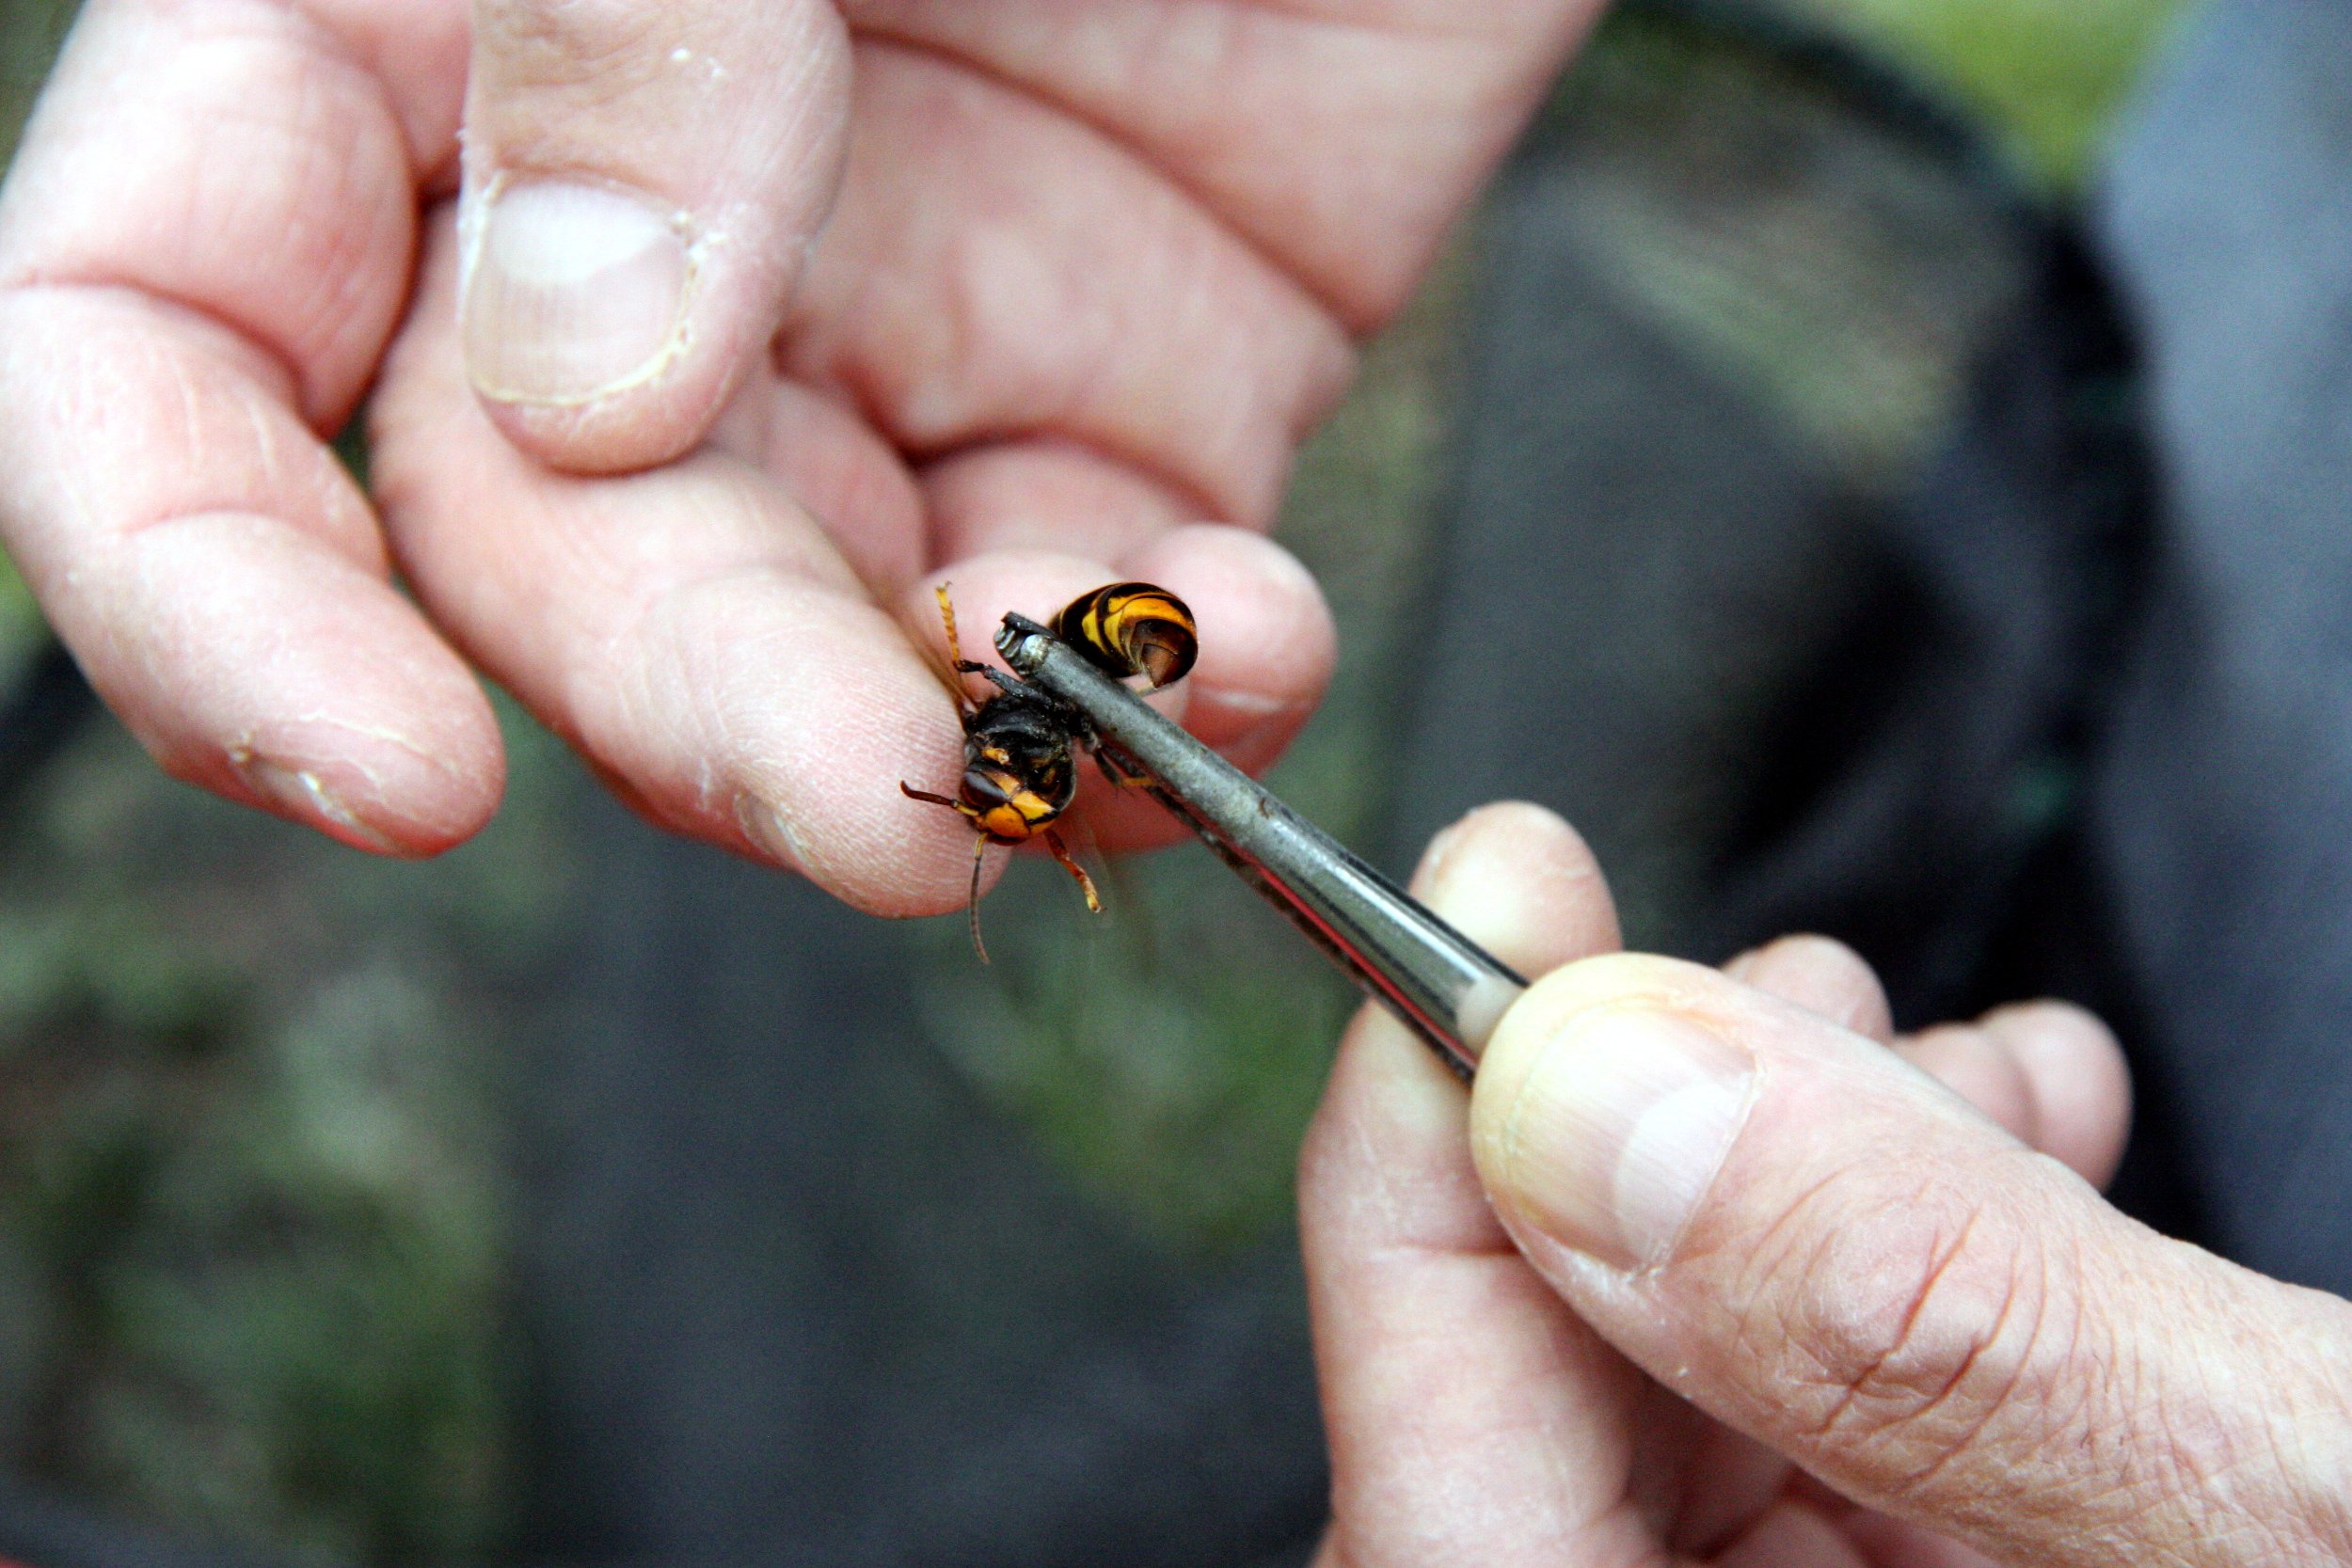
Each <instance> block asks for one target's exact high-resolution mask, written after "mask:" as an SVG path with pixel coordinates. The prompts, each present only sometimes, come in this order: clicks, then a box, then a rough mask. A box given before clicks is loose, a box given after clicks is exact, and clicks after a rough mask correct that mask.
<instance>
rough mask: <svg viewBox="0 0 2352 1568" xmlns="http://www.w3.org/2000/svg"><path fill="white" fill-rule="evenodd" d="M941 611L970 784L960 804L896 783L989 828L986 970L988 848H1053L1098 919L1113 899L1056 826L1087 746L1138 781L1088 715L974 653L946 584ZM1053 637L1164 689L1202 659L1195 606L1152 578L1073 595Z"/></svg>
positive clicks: (985, 841) (982, 847) (1108, 667)
mask: <svg viewBox="0 0 2352 1568" xmlns="http://www.w3.org/2000/svg"><path fill="white" fill-rule="evenodd" d="M939 613H940V619H941V620H942V621H943V622H945V623H946V628H947V651H948V657H949V659H950V660H951V668H952V671H953V677H952V678H951V679H950V681H949V683H948V684H949V686H950V688H951V689H953V691H954V693H955V698H956V707H957V710H958V712H959V713H960V714H961V716H962V720H963V781H962V784H961V787H959V789H958V790H957V792H956V796H955V798H954V799H950V798H948V797H947V796H945V795H934V794H932V793H930V791H928V790H921V789H916V788H915V787H914V785H912V784H899V786H898V788H899V790H900V792H901V793H903V794H904V795H905V796H906V797H907V798H908V799H909V800H921V801H923V802H925V803H927V804H930V805H935V806H945V807H946V808H947V809H948V810H950V811H953V812H955V813H956V814H957V815H958V816H961V817H962V818H963V819H964V820H965V821H967V822H969V823H971V824H972V825H973V827H975V828H977V830H979V833H978V837H977V839H976V840H975V842H974V844H973V846H972V897H971V914H972V945H973V947H974V948H975V949H976V950H977V952H978V953H979V955H980V961H981V962H983V963H985V962H987V961H988V947H987V944H986V943H984V942H982V941H981V940H980V870H981V867H982V863H983V861H984V858H985V856H986V854H987V851H988V847H989V846H990V845H992V844H1006V845H1016V844H1026V843H1027V842H1029V840H1031V839H1040V840H1041V841H1043V843H1044V845H1045V847H1046V849H1047V850H1048V851H1049V852H1050V853H1051V854H1052V855H1053V857H1054V858H1055V859H1056V860H1057V861H1059V862H1060V863H1061V864H1062V867H1063V868H1064V869H1065V870H1067V871H1068V872H1069V873H1070V874H1071V876H1073V877H1074V878H1076V879H1077V882H1078V887H1079V890H1080V891H1081V892H1083V893H1084V894H1085V895H1086V901H1087V908H1088V909H1089V910H1091V911H1094V912H1095V913H1097V914H1100V913H1101V912H1102V911H1103V901H1102V899H1101V898H1100V897H1099V896H1098V895H1096V893H1095V891H1094V879H1092V878H1091V877H1089V876H1088V875H1087V874H1086V868H1085V867H1083V866H1081V865H1080V864H1079V863H1077V862H1076V861H1075V860H1073V859H1072V858H1071V855H1070V849H1069V847H1068V846H1067V845H1065V844H1063V843H1062V839H1061V834H1060V833H1058V832H1055V830H1054V823H1055V822H1056V821H1057V819H1058V818H1059V817H1060V816H1061V815H1062V813H1063V812H1065V811H1067V810H1069V809H1070V803H1071V801H1072V800H1074V799H1076V797H1077V793H1078V770H1077V766H1076V753H1077V751H1078V749H1079V748H1080V747H1082V746H1083V747H1085V748H1087V749H1089V750H1091V751H1092V752H1094V756H1095V761H1096V762H1097V763H1098V764H1099V765H1100V766H1101V768H1102V769H1103V771H1104V775H1105V776H1106V777H1108V778H1110V779H1111V780H1112V781H1113V782H1115V783H1118V784H1134V783H1137V782H1139V779H1138V776H1137V775H1136V771H1135V769H1134V768H1131V767H1127V766H1125V765H1123V764H1122V763H1120V761H1118V760H1117V759H1116V758H1115V757H1114V756H1113V755H1112V754H1111V753H1110V752H1108V751H1107V750H1106V749H1105V748H1104V746H1103V744H1102V742H1101V740H1100V738H1099V737H1098V736H1096V735H1095V734H1094V728H1093V726H1092V725H1091V724H1090V723H1089V722H1088V721H1087V717H1086V715H1085V714H1083V713H1081V712H1079V711H1078V710H1077V709H1076V708H1074V707H1072V706H1071V705H1069V704H1067V703H1065V702H1063V701H1062V700H1061V699H1059V698H1058V697H1056V696H1053V695H1052V694H1050V693H1049V692H1046V691H1044V690H1042V689H1040V688H1037V687H1034V686H1031V685H1029V684H1028V683H1026V682H1025V681H1022V680H1020V679H1018V678H1016V677H1014V676H1012V675H1009V674H1007V673H1005V672H1004V671H1002V670H999V669H996V668H995V667H993V666H992V665H986V664H978V663H975V662H974V661H972V660H970V659H967V658H965V657H963V647H962V644H961V641H958V639H957V636H956V609H955V605H954V603H953V602H952V601H950V600H949V598H948V596H947V590H946V587H945V586H942V587H941V588H940V589H939ZM1054 634H1055V635H1056V636H1057V637H1059V638H1060V639H1061V640H1062V641H1065V642H1067V643H1069V644H1070V645H1071V646H1072V647H1073V648H1074V649H1076V650H1077V651H1078V652H1079V653H1080V654H1081V655H1083V656H1084V657H1086V659H1087V660H1088V662H1089V663H1091V664H1094V665H1095V666H1097V667H1098V668H1100V669H1102V670H1104V671H1105V672H1107V673H1110V674H1113V675H1116V676H1119V677H1120V678H1122V679H1124V678H1126V677H1129V676H1135V675H1141V676H1143V677H1144V678H1145V679H1146V680H1147V681H1149V682H1150V683H1151V685H1152V688H1153V689H1158V688H1159V687H1162V686H1166V685H1168V684H1169V683H1171V682H1173V681H1178V680H1182V679H1183V678H1184V675H1185V673H1187V672H1189V671H1190V670H1191V669H1192V666H1193V662H1194V660H1195V658H1196V657H1198V655H1199V652H1200V643H1199V639H1198V635H1197V633H1196V631H1195V628H1194V626H1193V619H1192V611H1191V610H1188V609H1186V608H1185V605H1184V600H1182V599H1180V598H1178V597H1177V596H1176V595H1175V594H1170V593H1168V591H1167V590H1166V589H1164V588H1154V587H1152V585H1151V584H1150V583H1142V582H1120V583H1113V584H1111V585H1110V586H1108V587H1106V588H1098V589H1096V590H1095V591H1094V592H1093V593H1091V594H1087V595H1085V596H1084V597H1083V598H1080V599H1077V600H1074V601H1073V602H1072V603H1071V604H1070V605H1069V606H1067V607H1066V608H1065V609H1064V610H1062V612H1061V613H1060V614H1059V615H1057V616H1056V617H1055V618H1054ZM965 675H979V676H982V677H984V678H985V679H986V680H988V681H989V683H990V684H992V685H993V686H994V687H995V688H996V694H995V695H994V696H993V697H990V698H989V699H988V700H987V701H986V702H983V703H977V704H976V703H974V702H973V701H972V698H971V696H970V694H969V693H968V692H966V691H965V690H964V688H963V682H962V678H961V677H963V676H965Z"/></svg>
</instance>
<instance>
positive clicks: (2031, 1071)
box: [1983, 1002, 2132, 1187]
mask: <svg viewBox="0 0 2352 1568" xmlns="http://www.w3.org/2000/svg"><path fill="white" fill-rule="evenodd" d="M1983 1027H1984V1029H1985V1031H1986V1032H1987V1033H1988V1034H1990V1035H1991V1036H1992V1037H1994V1039H1996V1040H1998V1041H1999V1042H2000V1043H2001V1045H2002V1046H2003V1047H2005V1048H2006V1049H2007V1050H2008V1051H2009V1052H2010V1053H2011V1055H2012V1056H2013V1057H2014V1058H2015V1060H2016V1062H2017V1063H2018V1066H2019V1069H2020V1070H2021V1071H2022V1073H2023V1075H2024V1078H2025V1082H2026V1086H2027V1092H2028V1094H2029V1095H2030V1097H2031V1100H2032V1105H2033V1115H2034V1119H2035V1123H2036V1135H2035V1137H2034V1139H2033V1142H2034V1145H2035V1147H2036V1148H2040V1149H2042V1152H2044V1153H2046V1154H2049V1155H2052V1156H2054V1157H2055V1158H2057V1159H2058V1160H2061V1161H2063V1162H2064V1163H2065V1164H2068V1165H2069V1166H2071V1167H2073V1169H2074V1171H2076V1172H2077V1173H2078V1174H2079V1175H2081V1176H2082V1177H2083V1179H2084V1180H2088V1181H2090V1183H2091V1184H2092V1185H2093V1186H2099V1187H2104V1186H2106V1183H2107V1182H2109V1181H2110V1180H2114V1177H2115V1172H2116V1167H2117V1166H2118V1165H2120V1164H2122V1158H2123V1148H2124V1146H2125V1144H2126V1143H2127V1142H2128V1141H2129V1139H2130V1136H2131V1123H2132V1080H2131V1069H2130V1066H2129V1064H2128V1063H2127V1062H2126V1060H2125V1058H2124V1055H2123V1049H2122V1045H2121V1043H2119V1042H2118V1041H2117V1039H2116V1037H2115V1032H2114V1031H2113V1030H2111V1029H2109V1028H2108V1027H2107V1026H2106V1023H2104V1022H2101V1021H2100V1020H2099V1019H2098V1018H2097V1017H2096V1016H2095V1015H2093V1014H2091V1013H2090V1012H2088V1011H2086V1010H2084V1009H2083V1008H2081V1007H2077V1006H2074V1005H2072V1004H2071V1003H2065V1002H2032V1003H2025V1004H2022V1005H2019V1006H2011V1007H2003V1008H2001V1009H1999V1010H1998V1011H1995V1012H1993V1013H1989V1014H1987V1015H1986V1017H1985V1019H1984V1023H1983Z"/></svg>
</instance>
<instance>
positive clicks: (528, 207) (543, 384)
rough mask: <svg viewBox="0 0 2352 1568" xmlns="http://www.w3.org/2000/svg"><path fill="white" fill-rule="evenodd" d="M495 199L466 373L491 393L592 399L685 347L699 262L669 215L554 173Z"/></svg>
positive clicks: (504, 399)
mask: <svg viewBox="0 0 2352 1568" xmlns="http://www.w3.org/2000/svg"><path fill="white" fill-rule="evenodd" d="M489 199H490V214H489V218H488V221H487V223H486V224H485V227H484V230H483V232H482V235H481V238H480V239H479V240H478V241H477V242H476V246H475V251H474V254H473V257H472V259H471V265H470V269H469V277H468V278H467V283H466V303H465V310H464V315H465V322H464V329H465V342H466V368H467V372H468V374H469V375H470V376H471V377H472V379H473V384H474V386H475V387H476V388H479V389H480V390H481V391H482V393H483V394H484V395H485V396H486V397H490V398H494V399H497V400H498V401H500V402H501V403H532V404H577V403H587V402H590V401H593V400H594V399H596V398H599V397H604V396H608V395H610V394H611V393H612V392H616V391H619V390H620V389H622V388H625V387H628V386H630V385H632V384H634V383H636V382H640V381H644V380H646V379H649V378H650V377H652V376H653V375H655V374H657V373H658V372H660V369H661V368H662V366H663V365H665V364H666V363H667V362H668V361H669V360H670V359H671V358H672V357H673V356H675V354H676V353H677V351H678V350H679V348H680V347H682V346H683V344H684V341H685V329H686V296H687V291H688V289H689V288H690V287H691V284H692V281H693V273H694V268H693V261H692V259H691V256H690V255H689V254H688V251H687V247H686V241H685V238H684V236H683V235H682V234H681V233H680V232H679V225H678V223H677V221H676V219H675V217H674V216H673V215H672V214H667V213H664V212H660V211H657V210H656V209H654V208H652V207H649V206H647V205H645V204H644V202H642V201H639V200H637V199H635V198H631V197H628V196H624V195H622V194H620V193H619V192H617V191H612V190H608V189H605V188H603V187H601V186H596V185H583V184H573V183H567V182H553V181H547V182H532V183H529V184H516V185H508V186H505V187H503V188H501V189H499V190H496V191H494V192H493V193H492V194H491V197H490V198H489Z"/></svg>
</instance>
